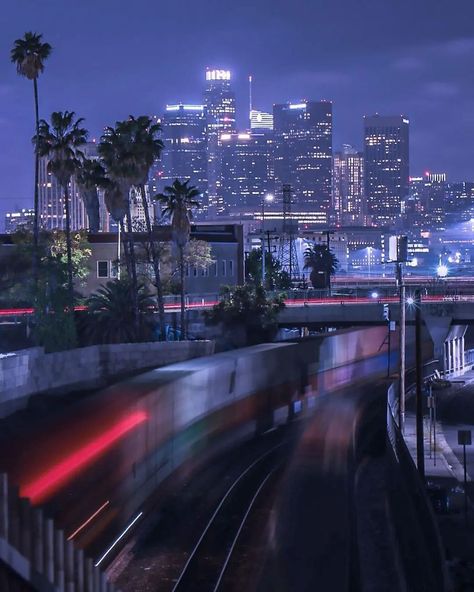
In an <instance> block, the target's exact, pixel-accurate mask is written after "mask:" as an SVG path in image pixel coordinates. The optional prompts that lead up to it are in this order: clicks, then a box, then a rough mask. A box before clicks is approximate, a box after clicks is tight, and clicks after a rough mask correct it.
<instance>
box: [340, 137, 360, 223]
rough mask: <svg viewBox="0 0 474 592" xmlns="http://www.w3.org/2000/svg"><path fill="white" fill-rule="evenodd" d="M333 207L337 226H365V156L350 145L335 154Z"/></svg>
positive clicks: (345, 145)
mask: <svg viewBox="0 0 474 592" xmlns="http://www.w3.org/2000/svg"><path fill="white" fill-rule="evenodd" d="M333 206H334V216H335V222H336V224H338V225H342V226H362V225H363V224H364V222H365V216H364V207H365V200H364V154H363V153H362V152H357V150H354V148H352V146H349V145H348V144H344V146H343V150H342V152H336V153H335V154H334V159H333Z"/></svg>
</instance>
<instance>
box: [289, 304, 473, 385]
mask: <svg viewBox="0 0 474 592" xmlns="http://www.w3.org/2000/svg"><path fill="white" fill-rule="evenodd" d="M387 306H388V310H389V318H390V319H391V320H392V321H395V322H396V323H397V325H398V321H399V319H400V305H399V302H398V300H397V299H396V298H383V299H370V298H366V299H355V300H350V299H348V298H343V299H341V300H339V301H337V300H336V299H332V301H331V302H326V301H321V300H320V301H305V302H300V301H291V300H288V301H287V306H286V308H285V309H284V310H283V311H282V312H281V313H280V315H279V320H278V323H279V325H280V327H287V328H294V327H298V328H307V329H308V330H321V329H322V328H326V327H336V328H341V327H350V326H352V327H353V326H359V325H360V326H367V325H384V324H385V325H387V330H388V323H387V321H386V319H385V318H384V307H387ZM414 318H415V305H414V304H411V305H410V304H408V305H407V324H409V325H413V324H414ZM422 318H423V321H424V323H425V325H426V328H427V330H428V331H429V333H430V336H431V339H432V340H433V343H434V349H435V356H436V357H437V358H438V359H439V360H440V361H441V362H442V367H443V369H444V372H445V373H446V374H453V373H457V372H460V371H462V370H463V369H464V366H465V334H466V330H467V328H468V326H470V325H474V297H472V296H463V297H453V298H448V297H433V296H431V297H430V296H427V297H424V298H423V300H422Z"/></svg>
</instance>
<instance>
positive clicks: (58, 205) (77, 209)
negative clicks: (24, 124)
mask: <svg viewBox="0 0 474 592" xmlns="http://www.w3.org/2000/svg"><path fill="white" fill-rule="evenodd" d="M68 191H69V199H70V205H69V207H70V210H69V211H70V223H71V230H79V229H81V228H87V217H86V209H85V207H84V203H83V201H82V199H81V197H80V194H79V188H78V186H77V184H76V181H75V179H74V177H72V178H71V181H70V183H69V187H68ZM39 214H40V225H41V226H42V227H43V228H45V229H47V230H54V229H59V230H66V209H65V203H64V189H63V188H62V187H61V186H60V185H59V183H58V181H57V180H56V177H55V176H54V175H53V174H52V173H51V172H49V171H48V159H47V158H45V157H43V158H40V162H39Z"/></svg>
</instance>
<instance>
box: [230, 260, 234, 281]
mask: <svg viewBox="0 0 474 592" xmlns="http://www.w3.org/2000/svg"><path fill="white" fill-rule="evenodd" d="M229 275H230V276H231V277H233V276H234V262H233V261H229Z"/></svg>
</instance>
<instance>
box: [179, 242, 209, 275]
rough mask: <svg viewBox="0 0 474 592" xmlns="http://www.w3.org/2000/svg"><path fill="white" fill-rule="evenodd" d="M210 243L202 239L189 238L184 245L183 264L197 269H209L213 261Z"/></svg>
mask: <svg viewBox="0 0 474 592" xmlns="http://www.w3.org/2000/svg"><path fill="white" fill-rule="evenodd" d="M211 250H212V249H211V245H210V244H209V243H208V242H206V241H203V240H197V239H194V238H193V239H191V240H190V241H189V242H188V243H187V244H186V246H185V247H184V264H185V266H186V265H188V266H189V267H195V268H196V269H198V270H199V271H202V270H206V269H209V267H210V266H211V265H212V264H213V263H215V260H214V259H213V258H212V253H211Z"/></svg>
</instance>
